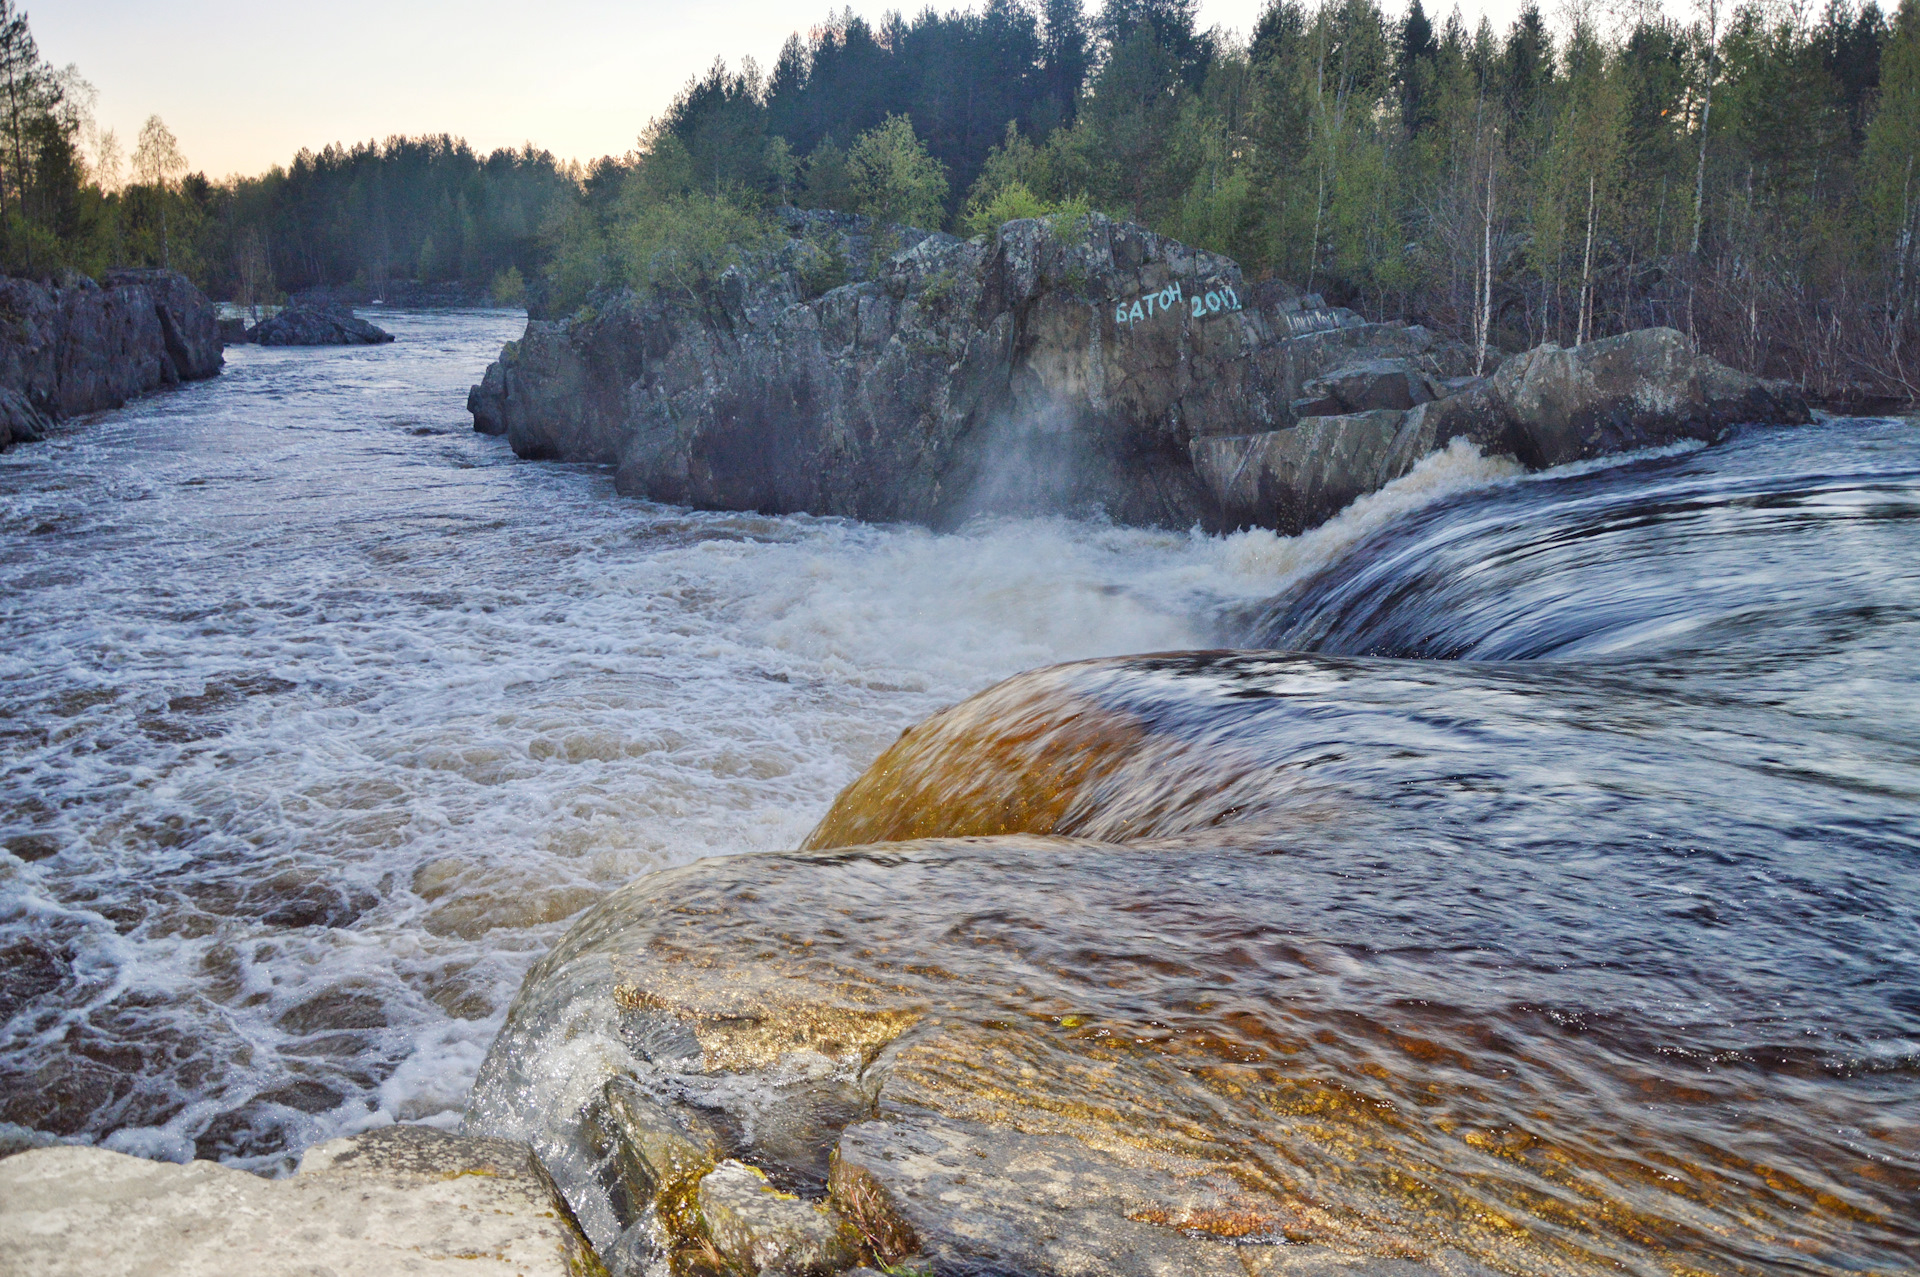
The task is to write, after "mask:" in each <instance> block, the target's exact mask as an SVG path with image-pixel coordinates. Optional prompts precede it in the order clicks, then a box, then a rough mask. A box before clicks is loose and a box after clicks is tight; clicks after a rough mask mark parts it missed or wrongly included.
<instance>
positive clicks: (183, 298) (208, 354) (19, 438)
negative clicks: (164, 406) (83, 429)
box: [0, 270, 222, 446]
mask: <svg viewBox="0 0 1920 1277" xmlns="http://www.w3.org/2000/svg"><path fill="white" fill-rule="evenodd" d="M221 364H222V356H221V354H220V335H219V325H218V321H217V320H216V319H215V317H214V312H213V307H212V305H211V304H210V303H209V302H208V301H207V299H206V298H205V297H204V296H202V295H201V293H200V290H199V289H197V288H195V287H194V286H193V284H192V283H191V282H190V281H189V280H188V279H187V277H186V276H184V275H181V274H179V273H178V272H176V271H160V270H123V271H112V272H109V273H108V275H107V277H106V282H105V284H104V286H103V285H102V284H98V283H95V282H94V281H93V280H91V279H87V278H86V277H84V276H74V277H71V278H70V280H69V281H67V282H64V283H62V284H60V285H58V286H52V285H47V284H42V283H36V282H34V281H31V280H24V279H0V392H8V393H7V394H0V446H4V445H6V444H8V443H21V442H26V441H28V440H31V439H33V438H37V437H38V436H39V435H40V434H42V433H44V431H45V428H46V426H47V424H48V423H49V422H50V421H53V420H58V419H59V418H62V417H72V416H78V415H80V414H82V413H88V412H98V411H100V410H102V409H105V408H117V407H119V406H120V405H121V404H123V403H125V402H126V401H127V400H128V399H130V398H132V397H133V396H134V395H138V394H143V393H145V392H146V391H149V390H155V389H158V388H159V387H162V386H171V385H177V384H179V383H180V382H183V381H194V380H198V379H200V378H203V377H211V376H213V375H215V374H216V373H218V372H219V371H220V368H221Z"/></svg>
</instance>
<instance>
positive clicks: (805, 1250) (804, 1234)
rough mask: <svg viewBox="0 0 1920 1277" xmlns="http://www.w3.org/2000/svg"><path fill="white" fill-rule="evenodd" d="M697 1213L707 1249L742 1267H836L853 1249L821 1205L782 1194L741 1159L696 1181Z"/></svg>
mask: <svg viewBox="0 0 1920 1277" xmlns="http://www.w3.org/2000/svg"><path fill="white" fill-rule="evenodd" d="M699 1203H700V1218H701V1220H702V1222H703V1223H704V1224H705V1227H706V1233H707V1238H708V1240H709V1241H711V1242H712V1243H713V1248H714V1249H715V1250H717V1251H719V1252H720V1254H722V1255H723V1256H725V1257H726V1258H727V1259H729V1260H731V1261H733V1262H734V1263H735V1264H738V1265H739V1266H740V1267H741V1268H742V1269H743V1270H744V1271H746V1272H750V1273H758V1272H764V1271H769V1270H770V1271H774V1272H780V1273H793V1274H803V1273H805V1274H816V1273H817V1274H825V1273H835V1272H841V1271H844V1270H845V1269H847V1268H848V1267H850V1266H852V1264H853V1262H854V1259H855V1258H856V1255H857V1248H856V1246H855V1245H854V1244H853V1242H852V1240H851V1238H850V1237H843V1236H842V1229H841V1225H840V1221H839V1220H838V1219H837V1218H835V1216H834V1215H833V1214H832V1213H831V1212H830V1211H828V1210H827V1208H826V1207H824V1206H821V1205H819V1204H817V1203H813V1202H805V1201H802V1200H800V1199H799V1198H798V1197H796V1196H795V1195H794V1194H792V1193H783V1192H781V1191H780V1190H779V1189H777V1188H775V1187H774V1186H773V1185H772V1184H770V1183H768V1182H767V1177H766V1176H765V1175H763V1174H762V1173H761V1172H760V1171H759V1170H757V1169H755V1168H754V1167H752V1166H748V1165H747V1164H746V1163H744V1162H735V1161H727V1162H722V1163H720V1165H718V1166H716V1167H715V1168H714V1169H713V1170H712V1171H711V1172H709V1173H708V1174H707V1175H706V1177H705V1178H703V1179H702V1180H701V1181H700V1188H699Z"/></svg>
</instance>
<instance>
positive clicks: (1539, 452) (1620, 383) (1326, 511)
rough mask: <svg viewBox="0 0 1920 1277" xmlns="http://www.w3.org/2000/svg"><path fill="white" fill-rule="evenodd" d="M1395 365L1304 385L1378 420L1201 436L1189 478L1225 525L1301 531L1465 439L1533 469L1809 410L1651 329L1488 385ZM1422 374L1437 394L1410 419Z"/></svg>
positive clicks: (1793, 395)
mask: <svg viewBox="0 0 1920 1277" xmlns="http://www.w3.org/2000/svg"><path fill="white" fill-rule="evenodd" d="M1403 362H1404V361H1400V360H1392V361H1387V360H1381V361H1374V362H1372V363H1370V364H1359V365H1354V366H1352V367H1351V368H1346V369H1342V370H1340V371H1339V372H1336V373H1334V374H1331V375H1330V376H1328V377H1324V378H1321V379H1319V380H1318V381H1316V382H1312V383H1309V389H1310V390H1312V391H1317V392H1319V393H1320V394H1321V396H1322V399H1323V400H1324V401H1325V402H1328V403H1333V404H1341V403H1361V402H1376V403H1380V404H1381V406H1380V407H1378V408H1377V409H1376V410H1374V411H1372V412H1356V413H1350V414H1348V415H1341V416H1325V417H1318V418H1312V417H1310V418H1306V419H1304V420H1302V421H1301V422H1300V423H1299V424H1298V425H1297V426H1294V427H1291V428H1289V429H1284V430H1277V431H1272V432H1269V433H1264V434H1258V435H1249V436H1246V437H1243V438H1234V439H1196V440H1195V441H1194V442H1193V445H1192V452H1193V462H1194V468H1195V469H1196V471H1198V472H1199V474H1200V476H1201V478H1202V480H1203V481H1204V482H1205V483H1206V484H1207V486H1208V488H1209V490H1210V491H1211V492H1212V493H1213V495H1214V498H1215V499H1216V500H1217V501H1219V502H1220V504H1221V507H1222V510H1223V512H1224V513H1225V516H1226V519H1227V521H1228V522H1229V523H1238V524H1259V525H1262V526H1265V527H1271V528H1276V529H1278V530H1280V531H1282V532H1288V533H1295V532H1299V531H1301V530H1302V529H1304V528H1309V527H1312V526H1314V525H1315V524H1318V523H1321V522H1323V521H1324V520H1326V519H1328V518H1330V517H1332V516H1333V515H1334V514H1336V513H1338V512H1339V511H1340V510H1341V509H1342V508H1343V507H1345V506H1346V505H1347V504H1348V502H1350V501H1352V500H1353V499H1354V498H1355V497H1357V496H1360V495H1363V494H1365V493H1368V492H1372V491H1375V490H1376V489H1378V488H1380V487H1383V486H1384V485H1386V484H1387V483H1390V482H1392V481H1393V480H1394V479H1396V478H1399V477H1400V476H1401V475H1403V474H1405V473H1407V471H1409V470H1411V469H1412V468H1413V467H1414V466H1415V465H1417V464H1418V463H1419V461H1420V459H1421V458H1422V457H1425V456H1427V455H1428V454H1429V453H1432V452H1435V451H1438V450H1439V449H1442V448H1445V447H1446V446H1447V445H1448V444H1450V443H1451V442H1452V441H1453V440H1454V439H1456V438H1465V439H1467V440H1468V441H1470V442H1472V443H1473V444H1474V445H1476V446H1477V447H1479V448H1480V450H1481V451H1483V452H1487V453H1504V454H1507V455H1510V456H1512V457H1514V458H1516V459H1517V460H1519V461H1520V462H1521V463H1522V464H1523V465H1526V466H1529V467H1532V468H1534V469H1544V468H1545V467H1548V466H1556V465H1564V464H1566V463H1567V462H1570V461H1580V460H1584V459H1586V458H1590V457H1599V456H1607V455H1610V454H1615V453H1621V452H1630V451H1633V450H1636V449H1640V448H1652V447H1660V446H1662V445H1665V444H1670V443H1678V442H1681V441H1683V440H1688V439H1697V440H1700V441H1702V442H1708V443H1711V442H1714V441H1716V440H1719V439H1722V438H1725V437H1726V434H1727V431H1728V430H1729V429H1731V428H1732V427H1733V425H1735V424H1736V423H1739V422H1764V423H1769V424H1777V425H1799V424H1803V423H1805V422H1806V421H1807V420H1808V413H1807V406H1806V402H1805V400H1803V399H1802V398H1801V397H1800V395H1799V394H1798V393H1797V392H1795V391H1794V390H1792V389H1791V388H1790V387H1786V386H1783V385H1779V384H1775V383H1770V382H1764V381H1761V380H1760V379H1759V378H1757V377H1750V376H1748V375H1746V374H1745V373H1739V372H1735V371H1734V370H1733V369H1731V368H1728V367H1726V366H1725V365H1723V364H1720V363H1717V362H1715V361H1714V360H1712V359H1710V358H1708V357H1706V356H1705V355H1701V354H1698V353H1696V352H1695V351H1694V350H1693V349H1692V347H1691V345H1690V344H1689V343H1688V341H1687V339H1686V337H1685V335H1683V334H1681V333H1678V332H1675V331H1674V330H1673V329H1671V328H1647V329H1642V330H1640V331H1638V332H1631V333H1623V334H1621V335H1620V336H1617V337H1608V338H1605V339H1603V340H1600V341H1593V342H1588V343H1587V344H1585V345H1583V346H1580V347H1577V348H1575V349H1572V350H1563V349H1561V348H1560V347H1558V346H1555V345H1551V344H1549V345H1545V346H1541V347H1538V348H1537V349H1534V350H1530V351H1527V352H1525V353H1524V354H1519V355H1514V356H1513V357H1511V358H1509V359H1507V360H1506V361H1505V362H1504V363H1502V364H1501V365H1500V367H1499V368H1498V369H1497V370H1496V371H1495V372H1494V374H1493V375H1492V376H1491V377H1485V378H1459V379H1453V380H1446V381H1441V380H1435V379H1433V378H1431V377H1427V376H1425V375H1424V374H1420V373H1417V372H1416V371H1415V370H1412V369H1411V368H1409V369H1408V370H1407V371H1405V372H1404V373H1403V372H1401V371H1399V370H1397V369H1396V368H1395V366H1396V365H1399V364H1401V363H1403ZM1416 376H1418V377H1419V378H1420V380H1421V382H1424V387H1423V388H1424V389H1425V390H1427V391H1428V392H1430V393H1429V397H1428V398H1426V399H1424V400H1417V399H1416V400H1415V401H1414V402H1413V404H1412V405H1411V406H1410V410H1409V411H1406V412H1404V413H1401V412H1396V411H1393V410H1392V408H1393V405H1392V403H1390V402H1383V401H1388V400H1393V399H1397V398H1398V396H1399V395H1400V393H1401V391H1402V388H1403V387H1404V388H1405V391H1406V393H1407V396H1408V397H1409V398H1411V397H1412V395H1413V388H1414V386H1415V385H1416V383H1415V381H1414V378H1415V377H1416Z"/></svg>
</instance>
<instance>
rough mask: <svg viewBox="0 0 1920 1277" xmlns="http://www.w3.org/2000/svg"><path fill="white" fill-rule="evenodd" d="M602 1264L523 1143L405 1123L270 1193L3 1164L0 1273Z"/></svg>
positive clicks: (126, 1167) (173, 1168) (75, 1165)
mask: <svg viewBox="0 0 1920 1277" xmlns="http://www.w3.org/2000/svg"><path fill="white" fill-rule="evenodd" d="M597 1269H598V1263H597V1261H596V1260H595V1259H594V1258H593V1255H592V1253H591V1252H590V1251H589V1250H588V1249H587V1247H586V1245H585V1242H584V1240H583V1239H582V1238H581V1237H580V1235H579V1234H578V1233H577V1232H575V1231H574V1229H573V1227H572V1226H571V1224H570V1223H569V1222H568V1220H567V1218H566V1215H565V1213H564V1209H563V1208H562V1207H561V1206H560V1204H559V1203H557V1202H556V1201H555V1200H554V1198H553V1196H552V1194H551V1193H550V1191H549V1190H548V1187H547V1184H546V1181H545V1179H544V1177H543V1174H542V1172H541V1171H540V1168H539V1167H538V1166H537V1165H536V1164H535V1163H533V1162H532V1161H531V1160H530V1159H529V1158H528V1156H527V1150H526V1149H525V1147H524V1146H520V1145H516V1144H512V1143H509V1142H507V1141H504V1140H484V1139H471V1138H466V1137H462V1136H456V1135H449V1134H446V1133H445V1132H442V1131H436V1130H430V1129H427V1128H424V1127H416V1126H398V1127H389V1128H386V1129H384V1130H380V1131H374V1132H370V1133H369V1134H366V1135H359V1136H355V1137H353V1138H350V1139H341V1140H333V1141H330V1142H328V1143H325V1144H321V1145H318V1146H316V1147H314V1148H311V1149H308V1150H307V1153H306V1156H305V1158H304V1159H303V1161H302V1163H301V1170H300V1173H299V1174H298V1175H295V1176H293V1177H292V1178H290V1179H282V1180H268V1179H262V1178H259V1177H257V1176H254V1175H250V1174H248V1173H247V1172H245V1171H240V1170H234V1169H232V1168H229V1167H226V1166H222V1165H220V1164H218V1163H216V1162H206V1161H196V1162H191V1163H188V1164H187V1165H185V1166H178V1165H174V1164H171V1163H167V1162H151V1161H146V1160H144V1159H142V1158H137V1157H128V1156H126V1155H125V1154H122V1153H112V1152H108V1151H107V1150H105V1149H97V1148H85V1147H70V1146H61V1147H54V1148H42V1149H36V1150H34V1151H31V1152H26V1153H21V1154H18V1155H17V1156H14V1157H8V1158H6V1159H4V1160H0V1270H4V1271H5V1272H7V1273H8V1274H15V1273H18V1274H22V1275H24V1274H27V1273H32V1274H36V1277H136V1275H141V1277H143V1275H144V1274H149V1273H167V1274H177V1275H178V1277H312V1275H313V1274H315V1273H319V1272H325V1271H330V1272H335V1273H340V1274H346V1273H354V1274H361V1275H364V1277H386V1275H387V1274H398V1273H419V1274H429V1275H430V1274H437V1273H444V1274H449V1275H451V1274H456V1273H457V1274H461V1275H462V1277H585V1275H586V1274H591V1273H592V1272H594V1271H596V1270H597Z"/></svg>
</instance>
